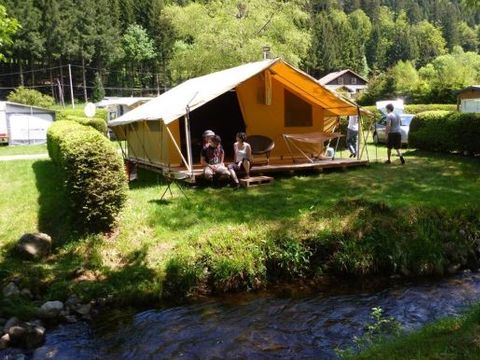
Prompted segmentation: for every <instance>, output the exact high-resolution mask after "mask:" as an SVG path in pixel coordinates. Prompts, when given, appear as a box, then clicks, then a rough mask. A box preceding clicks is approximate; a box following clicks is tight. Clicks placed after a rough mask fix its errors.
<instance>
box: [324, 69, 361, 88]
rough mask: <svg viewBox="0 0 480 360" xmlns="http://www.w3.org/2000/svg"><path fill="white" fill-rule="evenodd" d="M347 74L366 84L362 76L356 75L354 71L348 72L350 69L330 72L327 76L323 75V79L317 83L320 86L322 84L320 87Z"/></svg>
mask: <svg viewBox="0 0 480 360" xmlns="http://www.w3.org/2000/svg"><path fill="white" fill-rule="evenodd" d="M347 72H350V73H352V74H353V75H355V76H356V77H358V78H360V79H362V80H363V81H366V82H368V80H367V79H365V78H364V77H363V76H360V75H358V74H357V73H356V72H355V71H353V70H350V69H345V70H341V71H336V72H331V73H330V74H327V75H325V76H324V77H322V78H321V79H319V80H318V82H319V83H320V84H322V85H326V84H328V83H329V82H330V81H332V80H335V79H336V78H338V77H340V76H342V75H343V74H345V73H347Z"/></svg>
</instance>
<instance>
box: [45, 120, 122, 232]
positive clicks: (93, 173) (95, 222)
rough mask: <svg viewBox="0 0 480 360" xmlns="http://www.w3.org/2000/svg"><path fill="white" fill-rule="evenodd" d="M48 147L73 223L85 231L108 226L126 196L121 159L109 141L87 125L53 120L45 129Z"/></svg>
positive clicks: (97, 230) (109, 226) (108, 227)
mask: <svg viewBox="0 0 480 360" xmlns="http://www.w3.org/2000/svg"><path fill="white" fill-rule="evenodd" d="M47 147H48V152H49V155H50V157H51V159H52V160H53V162H55V163H56V164H57V165H59V166H60V167H61V168H62V169H63V170H64V177H65V186H66V190H67V194H68V196H69V198H70V202H71V207H72V214H73V219H76V220H75V221H76V225H78V226H79V228H80V229H81V230H82V231H85V232H102V231H107V230H109V229H111V228H112V227H113V226H114V225H115V219H116V217H117V215H118V213H119V212H120V210H121V208H122V206H123V204H124V202H125V200H126V196H127V179H126V175H125V171H124V166H123V162H122V159H121V157H120V156H119V155H118V153H117V151H116V149H115V148H114V146H113V145H112V143H111V142H110V141H109V140H108V139H107V138H106V137H104V136H103V135H101V134H100V133H98V132H97V131H93V130H92V129H91V128H90V127H87V126H83V125H80V124H78V123H76V122H73V121H56V122H55V123H54V124H53V125H52V126H51V127H50V128H49V130H48V134H47Z"/></svg>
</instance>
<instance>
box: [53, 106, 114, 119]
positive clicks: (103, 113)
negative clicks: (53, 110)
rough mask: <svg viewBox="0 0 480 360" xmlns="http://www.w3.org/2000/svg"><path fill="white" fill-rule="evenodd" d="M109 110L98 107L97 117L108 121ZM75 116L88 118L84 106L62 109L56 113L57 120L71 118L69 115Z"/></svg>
mask: <svg viewBox="0 0 480 360" xmlns="http://www.w3.org/2000/svg"><path fill="white" fill-rule="evenodd" d="M107 115H108V111H107V110H106V109H97V110H96V112H95V119H97V118H98V119H103V121H105V122H107V121H108V118H107ZM72 116H73V117H75V118H82V119H87V117H86V116H85V113H84V111H83V108H76V109H70V108H68V109H62V110H57V114H56V119H57V120H70V119H69V117H72Z"/></svg>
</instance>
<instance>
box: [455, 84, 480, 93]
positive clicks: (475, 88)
mask: <svg viewBox="0 0 480 360" xmlns="http://www.w3.org/2000/svg"><path fill="white" fill-rule="evenodd" d="M465 91H480V85H471V86H468V87H466V88H463V89H461V90H458V93H459V94H461V93H462V92H465Z"/></svg>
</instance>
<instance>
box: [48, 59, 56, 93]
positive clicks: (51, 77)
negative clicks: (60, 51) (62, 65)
mask: <svg viewBox="0 0 480 360" xmlns="http://www.w3.org/2000/svg"><path fill="white" fill-rule="evenodd" d="M48 63H49V64H51V62H50V61H49V62H48ZM50 86H51V88H52V97H53V98H54V99H55V85H54V84H53V74H52V69H51V68H50Z"/></svg>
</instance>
